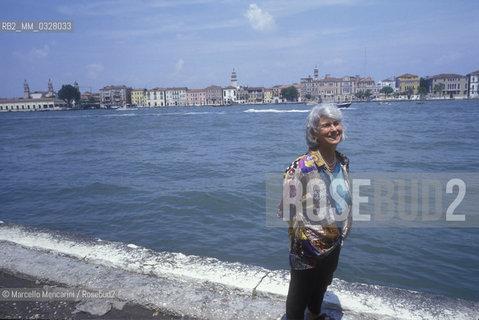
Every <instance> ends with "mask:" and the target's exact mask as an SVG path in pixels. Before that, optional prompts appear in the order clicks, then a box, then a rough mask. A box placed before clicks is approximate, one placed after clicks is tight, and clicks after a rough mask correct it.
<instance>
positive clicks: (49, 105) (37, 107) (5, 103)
mask: <svg viewBox="0 0 479 320" xmlns="http://www.w3.org/2000/svg"><path fill="white" fill-rule="evenodd" d="M66 107H67V104H66V103H65V101H63V100H60V99H57V98H54V97H50V98H34V99H25V98H23V99H0V112H13V111H15V112H16V111H56V110H64V109H65V108H66Z"/></svg>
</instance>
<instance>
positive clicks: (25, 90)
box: [23, 79, 30, 99]
mask: <svg viewBox="0 0 479 320" xmlns="http://www.w3.org/2000/svg"><path fill="white" fill-rule="evenodd" d="M23 98H25V99H30V88H29V87H28V83H27V79H25V82H24V83H23Z"/></svg>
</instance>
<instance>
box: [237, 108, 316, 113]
mask: <svg viewBox="0 0 479 320" xmlns="http://www.w3.org/2000/svg"><path fill="white" fill-rule="evenodd" d="M309 111H310V110H297V109H293V110H279V109H248V110H245V111H243V112H259V113H266V112H267V113H284V112H309Z"/></svg>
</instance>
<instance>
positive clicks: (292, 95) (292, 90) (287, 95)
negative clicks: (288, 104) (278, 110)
mask: <svg viewBox="0 0 479 320" xmlns="http://www.w3.org/2000/svg"><path fill="white" fill-rule="evenodd" d="M281 95H282V96H283V98H284V99H286V100H287V101H296V100H297V99H298V89H296V87H294V86H290V87H287V88H283V89H281Z"/></svg>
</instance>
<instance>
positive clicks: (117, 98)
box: [100, 85, 131, 108]
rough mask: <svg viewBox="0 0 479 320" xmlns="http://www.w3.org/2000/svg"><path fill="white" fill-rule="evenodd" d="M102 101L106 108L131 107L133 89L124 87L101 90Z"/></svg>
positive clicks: (108, 87) (109, 87) (110, 87)
mask: <svg viewBox="0 0 479 320" xmlns="http://www.w3.org/2000/svg"><path fill="white" fill-rule="evenodd" d="M100 100H101V101H100V102H101V104H102V105H103V106H104V107H106V108H109V107H111V106H126V105H129V104H130V103H131V88H130V87H127V86H124V85H122V86H106V87H104V88H102V89H100Z"/></svg>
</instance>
